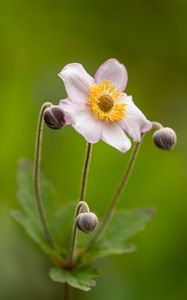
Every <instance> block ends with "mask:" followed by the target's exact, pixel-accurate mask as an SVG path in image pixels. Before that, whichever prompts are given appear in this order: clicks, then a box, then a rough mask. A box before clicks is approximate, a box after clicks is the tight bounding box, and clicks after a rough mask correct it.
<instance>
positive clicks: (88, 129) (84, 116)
mask: <svg viewBox="0 0 187 300" xmlns="http://www.w3.org/2000/svg"><path fill="white" fill-rule="evenodd" d="M72 126H73V128H74V129H75V130H77V131H78V132H79V133H80V134H81V135H82V136H83V137H84V138H85V139H86V140H87V141H88V142H89V143H91V144H94V143H96V142H98V141H99V140H100V138H101V134H102V123H101V121H100V120H97V119H95V118H94V117H93V114H92V112H91V111H89V110H84V111H82V112H81V113H80V114H77V115H76V117H75V118H74V122H73V123H72Z"/></svg>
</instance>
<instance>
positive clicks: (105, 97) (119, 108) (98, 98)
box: [87, 81, 126, 122]
mask: <svg viewBox="0 0 187 300" xmlns="http://www.w3.org/2000/svg"><path fill="white" fill-rule="evenodd" d="M122 95H123V93H122V92H121V90H120V89H116V88H115V87H114V86H112V85H111V84H110V82H109V81H103V82H102V83H99V84H97V85H96V84H95V83H94V84H93V86H92V87H91V89H90V96H89V98H88V100H87V104H88V105H90V106H91V109H92V112H93V114H94V116H95V117H96V118H98V119H100V120H101V121H105V122H115V121H119V120H122V119H123V118H124V117H125V106H126V104H124V103H123V104H119V103H117V102H118V101H117V100H120V99H121V97H122Z"/></svg>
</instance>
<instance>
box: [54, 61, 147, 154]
mask: <svg viewBox="0 0 187 300" xmlns="http://www.w3.org/2000/svg"><path fill="white" fill-rule="evenodd" d="M59 76H60V78H62V79H63V81H64V85H65V88H66V91H67V94H68V98H66V99H64V100H61V101H60V106H61V107H62V109H63V111H64V113H65V120H66V124H70V125H72V127H73V128H74V129H75V130H77V131H78V132H79V133H80V134H81V135H83V136H84V138H85V139H86V140H87V141H88V142H89V143H96V142H98V141H99V140H100V139H102V140H103V141H104V142H106V143H108V144H109V145H111V146H113V147H115V148H116V149H118V150H119V151H121V152H126V151H127V150H129V149H130V147H131V141H130V139H129V138H128V136H127V135H126V133H127V134H128V135H129V136H130V137H132V138H133V140H134V141H137V142H139V141H140V140H141V133H143V132H146V131H149V130H150V129H151V127H152V123H151V122H150V121H148V120H147V119H146V117H145V116H144V115H143V113H142V112H141V111H140V110H139V109H138V107H137V106H136V105H135V104H134V102H133V100H132V97H131V96H127V94H126V93H124V90H125V88H126V85H127V81H128V76H127V71H126V68H125V66H124V65H122V64H120V63H119V62H118V61H117V60H116V59H109V60H107V61H106V62H105V63H103V64H102V65H101V66H100V67H99V69H98V70H97V72H96V74H95V76H94V78H93V77H91V76H90V75H89V74H88V73H87V72H86V70H85V69H84V68H83V66H82V65H81V64H78V63H73V64H68V65H66V66H65V67H64V68H63V70H62V71H61V72H60V73H59Z"/></svg>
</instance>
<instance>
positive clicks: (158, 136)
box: [153, 127, 177, 150]
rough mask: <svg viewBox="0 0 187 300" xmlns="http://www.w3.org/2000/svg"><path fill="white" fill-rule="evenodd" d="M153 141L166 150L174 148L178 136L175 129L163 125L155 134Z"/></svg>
mask: <svg viewBox="0 0 187 300" xmlns="http://www.w3.org/2000/svg"><path fill="white" fill-rule="evenodd" d="M153 141H154V143H155V145H156V146H157V147H158V148H160V149H164V150H172V149H173V148H174V147H175V145H176V142H177V136H176V133H175V131H174V130H173V129H171V128H169V127H163V128H161V129H159V130H157V131H155V133H154V134H153Z"/></svg>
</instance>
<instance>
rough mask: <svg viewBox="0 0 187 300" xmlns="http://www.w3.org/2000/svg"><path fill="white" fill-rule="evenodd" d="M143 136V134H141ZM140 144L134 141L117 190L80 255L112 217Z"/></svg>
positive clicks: (98, 235)
mask: <svg viewBox="0 0 187 300" xmlns="http://www.w3.org/2000/svg"><path fill="white" fill-rule="evenodd" d="M142 138H143V136H142ZM140 145H141V142H140V143H136V145H135V147H134V151H133V153H132V156H131V158H130V160H129V163H128V166H127V168H126V170H125V173H124V175H123V177H122V179H121V182H120V184H119V186H118V188H117V191H116V193H115V194H114V197H113V199H112V201H111V204H110V206H109V207H108V209H107V211H106V213H105V215H104V217H103V220H102V221H101V223H100V225H99V226H98V229H97V231H96V233H95V235H94V236H93V237H92V238H91V239H90V241H89V242H88V244H87V245H86V247H85V248H84V249H83V250H82V251H80V253H79V255H82V254H83V253H85V252H86V251H88V250H89V249H90V248H91V247H92V246H93V244H94V243H95V242H96V241H97V240H98V238H99V237H100V235H101V234H102V232H103V231H104V229H105V227H106V225H107V224H108V222H109V221H110V219H111V217H112V214H113V212H114V210H115V208H116V205H117V204H118V201H119V199H120V196H121V194H122V192H123V191H124V188H125V186H126V184H127V181H128V179H129V176H130V174H131V171H132V169H133V166H134V163H135V161H136V158H137V155H138V152H139V148H140Z"/></svg>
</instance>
